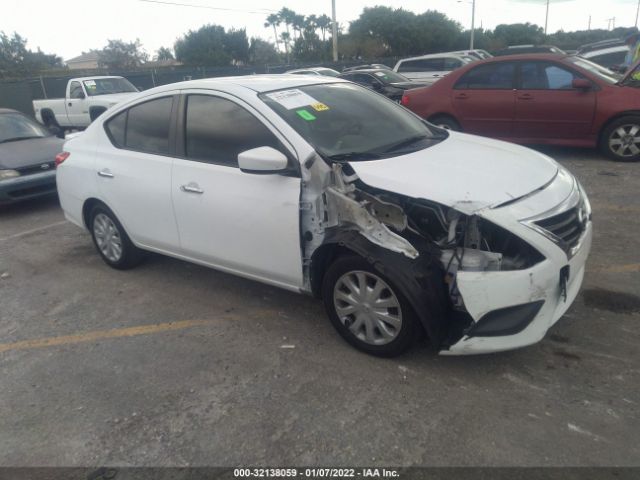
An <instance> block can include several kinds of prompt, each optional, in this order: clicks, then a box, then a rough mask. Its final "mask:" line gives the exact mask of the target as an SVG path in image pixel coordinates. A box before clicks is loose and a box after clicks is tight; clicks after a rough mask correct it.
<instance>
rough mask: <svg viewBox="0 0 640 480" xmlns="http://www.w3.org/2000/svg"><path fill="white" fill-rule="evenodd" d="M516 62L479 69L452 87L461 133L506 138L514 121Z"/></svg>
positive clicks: (480, 66)
mask: <svg viewBox="0 0 640 480" xmlns="http://www.w3.org/2000/svg"><path fill="white" fill-rule="evenodd" d="M515 72H516V64H515V62H494V63H486V64H484V65H478V66H476V67H474V68H472V69H471V70H469V71H468V72H466V73H465V74H464V75H463V76H462V77H460V78H459V79H458V81H457V82H456V83H455V85H454V87H453V89H452V90H451V104H452V105H453V110H454V113H455V116H456V118H457V119H458V121H459V122H460V125H461V126H462V130H463V131H465V132H468V133H474V134H477V135H486V136H488V137H501V138H508V137H511V136H512V133H513V121H514V118H515V90H514V87H515Z"/></svg>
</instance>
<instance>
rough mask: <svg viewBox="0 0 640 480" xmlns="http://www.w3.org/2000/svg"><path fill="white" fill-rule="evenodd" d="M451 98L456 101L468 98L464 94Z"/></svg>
mask: <svg viewBox="0 0 640 480" xmlns="http://www.w3.org/2000/svg"><path fill="white" fill-rule="evenodd" d="M453 98H456V99H458V100H466V99H467V98H469V96H468V95H467V94H466V93H459V94H458V95H456V96H455V97H453Z"/></svg>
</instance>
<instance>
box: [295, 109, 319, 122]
mask: <svg viewBox="0 0 640 480" xmlns="http://www.w3.org/2000/svg"><path fill="white" fill-rule="evenodd" d="M296 113H297V114H298V116H299V117H300V118H302V119H303V120H306V121H307V122H310V121H312V120H315V119H316V117H315V115H313V114H312V113H309V112H307V111H306V110H304V109H300V110H296Z"/></svg>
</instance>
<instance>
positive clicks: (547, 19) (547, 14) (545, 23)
mask: <svg viewBox="0 0 640 480" xmlns="http://www.w3.org/2000/svg"><path fill="white" fill-rule="evenodd" d="M548 21H549V0H547V13H546V15H545V17H544V34H545V36H546V35H547V23H548Z"/></svg>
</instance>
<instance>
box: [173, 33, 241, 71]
mask: <svg viewBox="0 0 640 480" xmlns="http://www.w3.org/2000/svg"><path fill="white" fill-rule="evenodd" d="M174 50H175V52H176V58H177V59H178V60H179V61H181V62H182V63H184V64H186V65H208V66H226V65H236V64H241V63H245V62H247V61H248V60H249V41H248V39H247V32H246V31H245V30H244V29H242V30H233V29H231V30H229V32H226V31H225V29H224V27H221V26H220V25H213V24H211V25H205V26H203V27H201V28H199V29H198V30H189V32H188V33H187V34H186V35H184V36H183V37H182V38H180V39H178V40H177V41H176V43H175V46H174Z"/></svg>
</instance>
